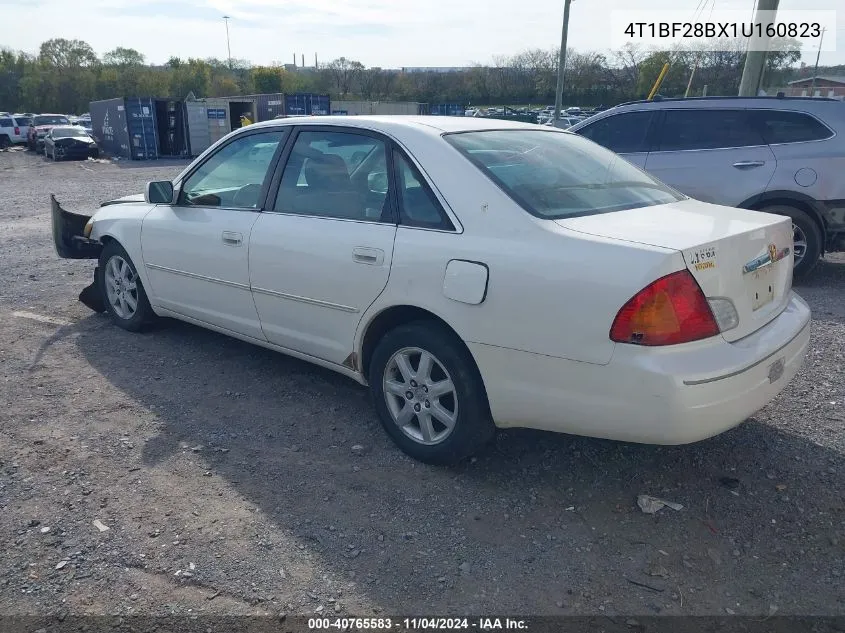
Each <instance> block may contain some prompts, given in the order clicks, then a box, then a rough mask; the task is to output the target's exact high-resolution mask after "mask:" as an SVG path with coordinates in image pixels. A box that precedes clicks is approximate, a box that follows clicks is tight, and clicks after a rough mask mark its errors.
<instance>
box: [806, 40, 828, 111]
mask: <svg viewBox="0 0 845 633" xmlns="http://www.w3.org/2000/svg"><path fill="white" fill-rule="evenodd" d="M826 30H827V27H824V28H823V29H822V34H821V37H819V52H818V53H816V66H815V68H813V85H812V87H811V88H810V96H811V97H813V96H815V95H814V94H813V93H814V92H815V91H816V74H817V73H818V72H819V57H821V56H822V42H823V41H824V32H825V31H826Z"/></svg>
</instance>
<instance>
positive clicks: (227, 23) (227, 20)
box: [223, 15, 232, 70]
mask: <svg viewBox="0 0 845 633" xmlns="http://www.w3.org/2000/svg"><path fill="white" fill-rule="evenodd" d="M223 21H224V22H225V23H226V51H227V52H228V53H229V70H232V47H231V46H230V45H229V16H228V15H224V16H223Z"/></svg>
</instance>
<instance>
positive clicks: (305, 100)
mask: <svg viewBox="0 0 845 633" xmlns="http://www.w3.org/2000/svg"><path fill="white" fill-rule="evenodd" d="M329 113H331V99H330V98H329V95H319V94H313V93H310V92H298V93H296V94H292V95H285V115H287V116H296V115H299V116H311V115H314V116H323V115H326V114H329Z"/></svg>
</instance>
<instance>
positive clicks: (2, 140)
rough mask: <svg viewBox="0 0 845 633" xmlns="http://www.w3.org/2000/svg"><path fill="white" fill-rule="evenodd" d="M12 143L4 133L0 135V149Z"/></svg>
mask: <svg viewBox="0 0 845 633" xmlns="http://www.w3.org/2000/svg"><path fill="white" fill-rule="evenodd" d="M11 144H12V140H11V139H10V138H9V137H8V136H6V135H5V134H3V135H0V149H6V148H7V147H9V146H10V145H11Z"/></svg>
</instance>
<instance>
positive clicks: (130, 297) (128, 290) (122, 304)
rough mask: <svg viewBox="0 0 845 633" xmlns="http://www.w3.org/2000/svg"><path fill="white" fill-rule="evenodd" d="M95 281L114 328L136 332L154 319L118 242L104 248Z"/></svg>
mask: <svg viewBox="0 0 845 633" xmlns="http://www.w3.org/2000/svg"><path fill="white" fill-rule="evenodd" d="M97 277H98V279H97V284H98V286H99V287H100V291H101V292H102V293H103V302H104V303H105V305H106V311H107V312H108V313H109V316H110V317H111V320H112V321H113V322H114V324H115V325H117V326H118V327H121V328H123V329H124V330H129V331H130V332H138V331H139V330H141V328H143V327H144V325H145V324H146V323H147V322H149V321H150V320H151V319H152V318H153V317H154V316H155V315H154V313H153V310H152V308H151V307H150V302H149V301H148V300H147V293H146V292H145V291H144V287H143V285H142V284H141V280H140V279H139V278H138V272H137V269H136V268H135V265H134V264H133V263H132V260H131V259H129V255H128V254H127V253H126V251H125V250H124V249H123V247H122V246H121V245H120V244H118V243H117V242H114V241H112V242H109V243H108V244H106V245H105V246H104V247H103V251H102V253H100V262H99V267H98V268H97Z"/></svg>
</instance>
